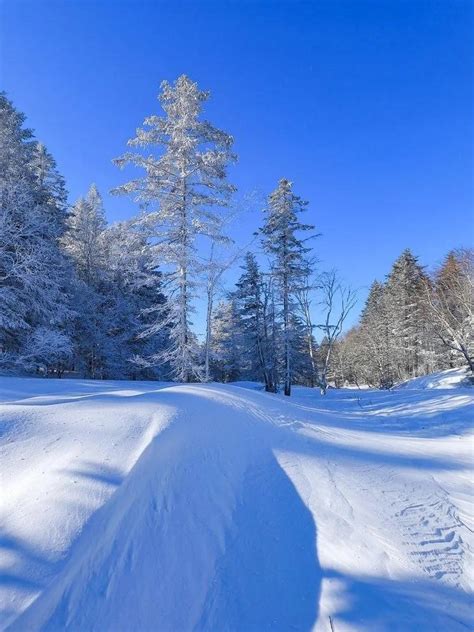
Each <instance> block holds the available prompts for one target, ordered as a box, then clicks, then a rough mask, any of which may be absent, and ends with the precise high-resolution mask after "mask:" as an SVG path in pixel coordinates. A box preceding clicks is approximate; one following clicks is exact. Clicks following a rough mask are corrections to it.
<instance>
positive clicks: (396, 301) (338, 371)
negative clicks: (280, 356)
mask: <svg viewBox="0 0 474 632" xmlns="http://www.w3.org/2000/svg"><path fill="white" fill-rule="evenodd" d="M462 365H467V366H468V367H469V368H470V370H471V371H472V372H474V251H473V250H472V249H467V248H464V249H462V248H460V249H457V250H452V251H451V252H449V253H448V254H447V255H446V257H445V259H444V261H443V263H442V265H440V266H439V267H438V269H436V270H435V271H434V273H433V274H432V275H428V274H427V273H426V272H425V270H424V268H423V267H422V266H421V265H420V264H419V263H418V260H417V258H416V257H415V256H414V255H413V254H412V253H411V252H410V250H405V251H404V252H403V253H402V254H401V256H400V257H399V258H398V259H397V260H396V261H395V263H394V265H393V268H392V270H391V272H390V274H389V275H388V277H387V279H386V281H385V282H384V283H381V282H378V281H375V282H374V283H373V284H372V286H371V288H370V292H369V296H368V298H367V301H366V304H365V306H364V309H363V311H362V315H361V318H360V322H359V324H358V325H357V326H356V327H354V328H352V329H351V330H350V331H349V332H347V334H346V335H345V336H344V337H343V338H342V340H340V341H339V342H338V344H337V345H336V347H335V357H334V363H333V366H332V378H333V379H334V381H335V383H336V384H345V383H350V384H366V385H370V386H377V387H381V388H389V387H391V386H393V384H395V383H397V382H401V381H404V380H407V379H410V378H412V377H416V376H419V375H425V374H428V373H432V372H434V371H437V370H441V369H448V368H453V367H457V366H462Z"/></svg>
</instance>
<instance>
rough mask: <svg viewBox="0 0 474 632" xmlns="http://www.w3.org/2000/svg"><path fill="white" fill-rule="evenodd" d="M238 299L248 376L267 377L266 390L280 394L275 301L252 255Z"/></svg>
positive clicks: (247, 261) (249, 255) (238, 290)
mask: <svg viewBox="0 0 474 632" xmlns="http://www.w3.org/2000/svg"><path fill="white" fill-rule="evenodd" d="M234 296H235V300H236V309H237V313H238V317H239V323H240V325H239V327H240V331H241V333H242V341H243V343H242V344H243V347H244V349H245V355H244V358H245V363H246V365H245V372H246V377H247V378H248V379H255V378H257V379H262V378H263V381H264V383H265V390H266V391H268V392H276V389H277V367H276V350H275V346H274V345H272V333H273V328H272V321H273V322H274V319H273V310H272V304H273V302H272V300H271V292H270V288H269V284H268V283H266V282H265V281H264V279H263V275H262V274H261V272H260V270H259V267H258V264H257V260H256V259H255V255H253V254H252V253H251V252H248V253H247V254H246V256H245V263H244V266H243V273H242V275H241V276H240V279H239V280H238V282H237V288H236V291H235V294H234ZM244 358H243V360H244Z"/></svg>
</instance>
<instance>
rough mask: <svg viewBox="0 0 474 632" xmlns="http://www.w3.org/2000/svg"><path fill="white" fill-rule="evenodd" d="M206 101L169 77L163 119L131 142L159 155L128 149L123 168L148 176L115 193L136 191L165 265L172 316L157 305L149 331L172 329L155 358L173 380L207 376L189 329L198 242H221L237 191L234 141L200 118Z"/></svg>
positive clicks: (149, 123)
mask: <svg viewBox="0 0 474 632" xmlns="http://www.w3.org/2000/svg"><path fill="white" fill-rule="evenodd" d="M208 98H209V93H208V92H203V91H201V90H199V88H198V86H197V84H196V83H194V82H192V81H191V80H190V79H189V78H188V77H186V76H185V75H182V76H181V77H179V78H178V79H177V80H176V82H175V83H174V84H173V85H170V84H169V83H168V82H166V81H165V82H163V83H162V84H161V94H160V97H159V99H160V102H161V105H162V108H163V110H164V112H165V116H164V117H160V116H150V117H149V118H147V119H146V120H145V123H144V125H145V127H144V128H143V129H138V130H137V135H136V137H135V138H133V139H132V140H130V141H129V145H131V146H134V147H139V148H143V147H148V146H154V147H156V148H158V151H160V154H159V155H146V156H145V155H143V154H142V153H138V152H137V153H130V152H129V153H126V154H125V155H124V156H122V157H121V158H119V159H117V160H116V161H115V162H116V164H118V165H119V166H120V167H123V166H124V165H126V164H129V163H131V164H133V165H135V166H137V167H140V168H142V169H144V170H145V175H144V177H142V178H137V179H134V180H132V181H130V182H128V183H127V184H124V185H122V186H121V187H119V188H118V189H116V190H115V193H120V194H132V195H133V196H134V197H135V199H136V201H138V202H139V203H140V204H141V205H142V207H143V209H144V211H143V214H142V215H141V217H140V218H139V219H138V222H137V223H138V225H140V226H141V227H142V228H145V229H146V230H147V231H148V234H149V236H150V239H151V244H152V245H151V248H152V251H153V254H154V257H155V260H156V262H157V263H160V264H161V263H164V264H165V265H166V266H167V270H166V274H164V280H165V284H164V286H165V289H166V291H167V298H168V301H167V305H166V313H165V312H163V311H162V310H160V309H159V308H158V309H157V312H156V314H157V320H156V322H155V323H154V325H152V326H151V327H150V328H149V333H150V334H154V333H156V332H157V331H158V330H160V329H162V328H163V327H167V328H168V330H169V338H170V347H169V349H168V350H167V352H166V353H164V352H162V353H160V354H158V355H157V356H156V360H157V361H159V362H161V361H166V362H169V363H170V365H171V367H172V370H173V374H174V377H175V378H176V379H177V380H181V381H185V382H186V381H190V380H192V379H196V378H199V377H200V376H201V370H200V367H199V365H198V361H197V356H198V346H197V341H196V337H195V336H194V335H193V333H192V331H191V325H192V323H191V314H192V311H193V308H192V301H193V298H194V295H195V292H196V287H197V284H198V278H197V277H198V273H199V272H200V271H202V262H201V261H200V260H199V257H198V255H197V252H196V240H197V239H198V238H202V237H204V238H208V239H210V240H211V241H219V240H222V238H223V237H222V223H223V222H222V216H221V215H220V214H219V213H218V212H217V209H218V208H219V207H223V206H225V205H226V204H227V203H228V200H229V196H230V194H231V193H232V192H233V190H234V187H232V185H230V184H229V183H228V181H227V167H228V165H229V163H231V162H232V161H233V160H234V159H235V156H234V154H232V152H231V148H232V143H233V139H232V137H231V136H229V135H228V134H226V133H225V132H223V131H221V130H219V129H217V128H216V127H214V126H212V125H211V124H210V123H209V122H207V121H204V120H201V118H200V115H201V111H202V106H203V104H204V102H205V101H207V99H208Z"/></svg>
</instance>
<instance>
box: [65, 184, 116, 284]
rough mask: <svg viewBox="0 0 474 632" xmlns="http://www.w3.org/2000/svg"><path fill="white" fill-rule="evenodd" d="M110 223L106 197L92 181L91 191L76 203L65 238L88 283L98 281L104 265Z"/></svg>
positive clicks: (81, 277) (70, 215) (79, 270)
mask: <svg viewBox="0 0 474 632" xmlns="http://www.w3.org/2000/svg"><path fill="white" fill-rule="evenodd" d="M106 227H107V221H106V219H105V211H104V206H103V202H102V197H101V195H100V193H99V191H98V190H97V187H96V186H95V184H92V185H91V187H90V189H89V191H88V193H87V195H86V196H85V197H83V198H79V199H78V200H77V202H76V203H75V204H74V205H73V207H72V209H71V212H70V214H69V216H68V218H67V232H66V233H65V235H64V237H63V239H62V244H63V247H64V249H65V251H66V252H67V253H68V254H69V256H70V257H71V258H72V259H73V260H74V262H75V265H76V271H77V274H78V276H79V278H80V279H82V280H83V281H84V282H85V283H88V284H91V283H93V282H98V280H99V276H100V272H101V270H102V269H103V267H104V249H105V241H104V235H105V229H106Z"/></svg>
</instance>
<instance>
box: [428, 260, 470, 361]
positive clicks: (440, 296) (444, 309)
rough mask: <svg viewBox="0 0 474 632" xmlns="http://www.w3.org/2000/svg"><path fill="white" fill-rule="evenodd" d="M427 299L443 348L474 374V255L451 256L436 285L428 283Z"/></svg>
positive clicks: (436, 275) (434, 279) (439, 270)
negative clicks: (459, 358)
mask: <svg viewBox="0 0 474 632" xmlns="http://www.w3.org/2000/svg"><path fill="white" fill-rule="evenodd" d="M425 296H426V298H427V304H428V311H429V315H430V317H431V320H432V322H433V325H434V331H435V333H436V335H437V336H438V338H439V339H440V341H441V343H442V345H443V347H444V348H445V349H447V350H448V352H449V353H450V354H451V353H454V354H455V355H456V356H458V357H462V358H463V359H464V360H465V362H466V363H467V365H468V366H469V368H470V370H471V371H472V372H474V251H473V250H472V249H468V248H460V249H457V250H453V251H451V252H449V253H448V255H447V256H446V258H445V260H444V262H443V264H442V266H440V268H439V269H438V270H437V271H436V272H435V274H434V278H433V281H432V283H426V285H425Z"/></svg>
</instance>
